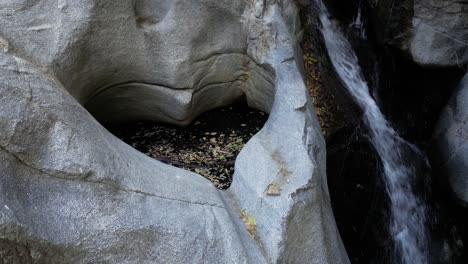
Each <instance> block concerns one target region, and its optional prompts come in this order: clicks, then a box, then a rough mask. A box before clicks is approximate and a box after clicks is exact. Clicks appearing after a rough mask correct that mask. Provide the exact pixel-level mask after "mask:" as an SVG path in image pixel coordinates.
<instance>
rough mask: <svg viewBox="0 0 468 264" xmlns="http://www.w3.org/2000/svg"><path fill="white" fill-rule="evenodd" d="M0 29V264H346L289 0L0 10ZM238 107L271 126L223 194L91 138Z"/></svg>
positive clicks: (41, 4)
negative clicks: (137, 124) (119, 125)
mask: <svg viewBox="0 0 468 264" xmlns="http://www.w3.org/2000/svg"><path fill="white" fill-rule="evenodd" d="M0 24H1V25H2V27H0V87H1V88H0V190H1V191H0V259H1V260H2V262H4V263H348V262H349V260H348V258H347V255H346V252H345V250H344V248H343V245H342V242H341V239H340V236H339V234H338V231H337V229H336V225H335V222H334V218H333V214H332V211H331V207H330V200H329V195H328V190H327V182H326V174H325V173H326V172H325V166H326V163H325V143H324V140H323V137H322V135H321V131H320V128H319V125H318V123H317V120H316V117H315V113H314V110H313V106H312V104H311V102H310V98H309V96H308V94H307V91H306V88H305V85H304V81H303V77H302V75H301V71H302V69H301V67H302V66H301V63H300V62H301V61H300V60H301V56H300V55H299V54H300V50H299V49H298V48H297V46H298V42H299V41H300V37H301V30H300V26H299V21H298V16H297V8H296V6H295V5H294V4H293V3H292V2H291V1H279V2H278V1H266V2H265V1H262V0H260V1H254V2H250V1H232V0H223V1H219V0H218V1H214V0H199V1H182V0H167V1H155V0H138V1H123V0H122V1H111V0H99V1H97V0H83V1H67V0H59V1H56V0H36V1H33V0H21V1H2V2H1V3H0ZM243 95H245V96H246V97H247V100H248V103H249V105H250V106H252V107H255V108H259V109H262V110H264V111H267V112H270V117H269V119H268V121H267V123H266V125H265V127H264V128H263V129H262V130H261V131H260V132H259V133H258V134H257V135H255V136H254V137H253V138H252V139H251V140H250V141H249V142H248V143H247V145H246V146H245V148H244V149H243V150H242V152H241V153H240V155H239V157H238V159H237V161H236V172H235V175H234V181H233V184H232V187H231V189H229V190H228V191H225V192H223V191H219V190H217V189H216V188H214V187H213V186H212V184H211V183H210V182H209V181H208V180H206V179H204V178H203V177H201V176H200V175H197V174H194V173H191V172H188V171H185V170H182V169H178V168H175V167H172V166H169V165H166V164H163V163H161V162H158V161H155V160H153V159H151V158H149V157H147V156H145V155H143V154H141V153H139V152H138V151H136V150H134V149H133V148H131V147H130V146H128V145H126V144H125V143H123V142H121V141H120V140H119V139H117V138H116V137H114V136H113V135H112V134H110V133H109V132H108V131H107V130H106V129H105V128H104V127H103V126H102V125H101V123H104V124H105V123H116V122H125V121H130V120H139V119H147V120H157V121H164V122H168V123H173V124H179V125H186V124H188V123H190V122H191V121H192V120H193V119H194V118H195V117H196V116H197V115H198V114H199V113H201V112H203V111H206V110H209V109H212V108H215V107H218V106H222V105H226V104H229V103H231V102H232V101H234V100H236V99H237V98H238V97H240V96H243ZM272 184H273V185H274V186H275V187H278V189H279V190H280V195H279V196H269V195H268V192H267V191H266V190H267V189H268V187H269V186H272ZM241 211H242V212H245V214H248V215H249V216H250V217H252V219H255V222H256V228H255V229H254V232H253V233H252V232H250V233H249V232H248V231H247V228H246V226H245V224H244V223H243V222H242V220H241V219H240V217H239V215H240V212H241ZM250 231H252V230H250Z"/></svg>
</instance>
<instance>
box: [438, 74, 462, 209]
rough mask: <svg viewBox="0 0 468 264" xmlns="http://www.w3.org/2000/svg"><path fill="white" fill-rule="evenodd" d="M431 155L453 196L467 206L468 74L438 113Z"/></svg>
mask: <svg viewBox="0 0 468 264" xmlns="http://www.w3.org/2000/svg"><path fill="white" fill-rule="evenodd" d="M432 156H433V160H435V161H436V166H438V168H439V169H440V171H442V172H445V173H446V174H445V175H444V176H446V177H447V178H448V182H449V186H450V188H451V190H452V191H453V194H454V196H455V197H456V198H457V199H458V200H459V201H460V202H461V204H463V205H464V206H467V207H468V74H466V75H465V77H464V78H463V80H462V81H461V83H460V84H459V86H458V87H457V89H456V90H455V93H454V94H453V95H452V98H451V99H450V102H449V104H448V105H447V107H446V108H445V109H444V111H443V112H442V114H441V116H440V119H439V122H438V124H437V127H436V130H435V132H434V146H433V151H432Z"/></svg>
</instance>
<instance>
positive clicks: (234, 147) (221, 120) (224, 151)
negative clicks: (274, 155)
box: [108, 98, 268, 189]
mask: <svg viewBox="0 0 468 264" xmlns="http://www.w3.org/2000/svg"><path fill="white" fill-rule="evenodd" d="M267 119H268V114H266V113H264V112H262V111H259V110H256V109H253V108H250V107H248V105H247V103H246V100H245V98H243V99H240V100H239V101H237V102H235V103H234V104H232V105H229V106H226V107H221V108H217V109H214V110H211V111H208V112H205V113H203V114H201V115H200V116H198V117H197V118H196V119H195V120H194V121H193V122H192V123H191V124H190V125H188V126H186V127H178V126H174V125H169V124H164V123H160V122H154V121H135V122H131V123H124V124H119V125H113V126H110V127H108V130H109V131H111V132H112V133H113V134H114V135H116V136H117V137H118V138H120V139H121V140H122V141H124V142H126V143H127V144H129V145H130V146H132V147H134V148H135V149H137V150H138V151H140V152H142V153H144V154H146V155H148V156H150V157H152V158H154V159H156V160H159V161H161V162H164V163H166V164H169V165H172V166H175V167H179V168H182V169H186V170H189V171H192V172H195V173H198V174H200V175H202V176H204V177H206V178H207V179H209V180H210V181H212V182H213V184H214V185H215V186H216V187H217V188H219V189H227V188H229V186H230V185H231V182H232V175H233V173H234V163H235V160H236V157H237V155H238V154H239V152H240V151H241V150H242V148H243V147H244V145H245V144H246V143H247V142H248V141H249V139H250V138H251V137H252V136H253V135H255V134H256V133H257V132H258V131H260V129H261V128H262V127H263V125H264V124H265V122H266V121H267Z"/></svg>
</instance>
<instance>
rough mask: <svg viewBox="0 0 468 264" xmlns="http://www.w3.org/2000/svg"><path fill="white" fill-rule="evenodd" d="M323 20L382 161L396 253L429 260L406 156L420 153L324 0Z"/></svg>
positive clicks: (335, 60) (405, 259) (411, 260)
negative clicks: (402, 133) (374, 88)
mask: <svg viewBox="0 0 468 264" xmlns="http://www.w3.org/2000/svg"><path fill="white" fill-rule="evenodd" d="M316 1H317V3H318V5H319V8H320V21H321V23H322V33H323V37H324V40H325V44H326V48H327V50H328V54H329V57H330V59H331V61H332V64H333V66H334V68H335V70H336V72H337V74H338V75H339V77H340V78H341V80H342V82H343V83H344V85H345V86H346V88H347V89H348V90H349V92H350V93H351V95H352V96H353V98H354V100H355V101H356V103H357V104H358V105H359V106H360V107H361V108H362V110H363V112H364V118H365V121H366V123H367V126H368V127H369V133H370V139H371V143H372V144H373V146H374V148H375V149H376V151H377V153H378V154H379V156H380V159H381V161H382V164H383V174H384V176H385V182H386V189H387V193H388V196H389V198H390V203H391V205H390V210H391V212H390V213H391V219H390V227H389V230H390V234H391V235H392V237H393V240H394V243H395V248H396V249H397V250H398V252H397V257H398V258H400V260H401V262H402V263H407V264H418V263H421V264H423V263H427V262H428V257H427V241H426V239H427V237H426V236H427V235H426V233H427V232H426V227H425V224H426V217H425V211H426V207H425V205H424V204H423V202H422V200H421V199H419V198H418V197H417V196H416V195H415V194H414V187H413V186H412V184H413V182H414V179H415V173H416V171H415V166H413V165H412V163H411V161H410V160H408V159H407V154H408V152H413V153H420V152H419V151H418V150H417V148H416V147H414V146H412V145H411V144H409V143H408V142H406V141H405V140H403V139H402V138H400V137H399V135H398V133H397V132H396V131H395V130H394V129H393V128H392V127H391V125H390V124H389V122H388V121H387V120H386V119H385V117H384V116H383V114H382V112H381V111H380V109H379V107H378V106H377V104H376V102H375V101H374V100H373V98H372V97H371V95H370V93H369V87H368V85H367V83H366V81H365V79H364V77H363V74H362V71H361V68H360V67H359V65H358V59H357V56H356V55H355V53H354V51H353V49H352V47H351V44H350V43H349V42H348V40H347V39H346V38H345V36H344V35H343V33H341V31H340V30H339V28H338V27H337V25H336V24H335V23H334V22H332V21H331V20H330V18H329V14H328V11H327V9H326V7H325V5H324V4H323V2H322V1H321V0H316Z"/></svg>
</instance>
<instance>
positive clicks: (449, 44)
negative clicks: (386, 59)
mask: <svg viewBox="0 0 468 264" xmlns="http://www.w3.org/2000/svg"><path fill="white" fill-rule="evenodd" d="M367 2H368V3H369V5H370V7H371V17H372V23H373V25H374V27H375V32H376V35H377V36H378V39H379V40H380V41H381V42H383V43H386V44H389V45H392V46H394V47H397V48H399V49H401V50H403V51H404V52H405V53H407V54H408V55H409V56H410V57H411V58H412V59H413V60H414V61H415V62H416V63H418V64H420V65H422V66H428V67H450V66H460V65H465V64H467V63H468V27H467V26H466V25H467V24H468V1H465V0H462V1H457V0H397V1H393V0H391V1H390V0H384V1H375V0H368V1H367Z"/></svg>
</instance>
